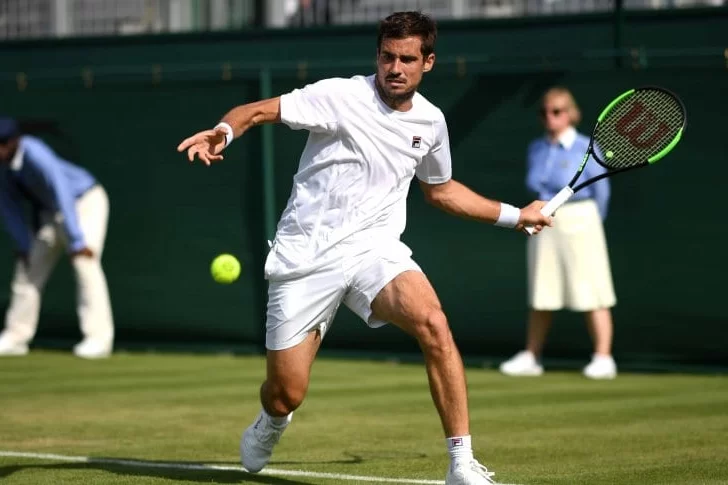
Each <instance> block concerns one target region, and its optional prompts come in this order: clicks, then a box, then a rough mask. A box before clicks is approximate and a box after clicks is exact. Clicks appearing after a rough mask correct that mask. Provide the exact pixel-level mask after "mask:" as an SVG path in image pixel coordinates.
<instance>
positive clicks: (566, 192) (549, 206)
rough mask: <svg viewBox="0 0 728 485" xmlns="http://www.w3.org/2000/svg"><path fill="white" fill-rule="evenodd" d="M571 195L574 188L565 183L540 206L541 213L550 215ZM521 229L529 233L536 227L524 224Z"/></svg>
mask: <svg viewBox="0 0 728 485" xmlns="http://www.w3.org/2000/svg"><path fill="white" fill-rule="evenodd" d="M572 195H574V190H573V189H572V188H571V187H569V186H568V185H567V186H566V187H564V188H563V189H561V191H560V192H559V193H558V194H556V195H554V197H553V199H551V200H550V201H548V202H547V203H546V205H545V206H543V207H541V214H543V215H545V216H546V217H551V216H552V215H553V214H554V212H556V209H558V208H559V207H561V206H562V205H564V204H565V203H566V201H567V200H569V199H570V198H571V196H572ZM523 230H524V231H526V232H527V233H528V234H529V235H531V234H533V232H534V231H535V230H536V228H535V227H533V226H526V227H524V228H523Z"/></svg>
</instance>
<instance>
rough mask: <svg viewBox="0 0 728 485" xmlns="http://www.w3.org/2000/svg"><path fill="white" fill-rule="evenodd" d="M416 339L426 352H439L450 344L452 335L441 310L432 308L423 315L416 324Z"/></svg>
mask: <svg viewBox="0 0 728 485" xmlns="http://www.w3.org/2000/svg"><path fill="white" fill-rule="evenodd" d="M417 340H418V341H419V343H420V347H422V350H423V351H425V352H428V353H433V352H440V351H443V350H445V349H447V348H448V347H449V346H450V342H451V340H452V335H451V334H450V327H449V325H448V323H447V317H446V316H445V314H444V313H443V312H442V310H439V309H438V310H432V311H430V312H428V313H427V314H426V315H425V316H423V318H422V320H421V321H420V323H419V324H418V325H417Z"/></svg>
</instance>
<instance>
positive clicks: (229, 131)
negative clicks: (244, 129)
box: [215, 121, 234, 148]
mask: <svg viewBox="0 0 728 485" xmlns="http://www.w3.org/2000/svg"><path fill="white" fill-rule="evenodd" d="M215 128H224V129H225V148H227V147H228V146H229V145H230V144H231V143H232V142H233V137H234V134H233V127H232V126H230V125H228V124H227V123H225V122H224V121H221V122H220V123H218V124H216V125H215Z"/></svg>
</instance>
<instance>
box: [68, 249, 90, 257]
mask: <svg viewBox="0 0 728 485" xmlns="http://www.w3.org/2000/svg"><path fill="white" fill-rule="evenodd" d="M71 257H73V258H78V257H82V258H93V257H94V252H93V251H91V249H89V248H81V249H79V250H78V251H74V252H72V253H71Z"/></svg>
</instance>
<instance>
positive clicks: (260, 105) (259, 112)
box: [221, 97, 281, 138]
mask: <svg viewBox="0 0 728 485" xmlns="http://www.w3.org/2000/svg"><path fill="white" fill-rule="evenodd" d="M280 119H281V103H280V98H278V97H276V98H270V99H263V100H261V101H256V102H255V103H248V104H244V105H241V106H237V107H235V108H233V109H232V110H230V111H229V112H228V113H227V114H226V115H225V116H224V117H223V118H222V120H221V121H222V122H223V123H227V124H228V125H230V127H231V128H232V129H233V135H234V137H235V138H237V137H239V136H240V135H242V134H243V133H245V132H246V131H248V130H249V129H250V128H252V127H254V126H257V125H262V124H264V123H276V122H278V121H280Z"/></svg>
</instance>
